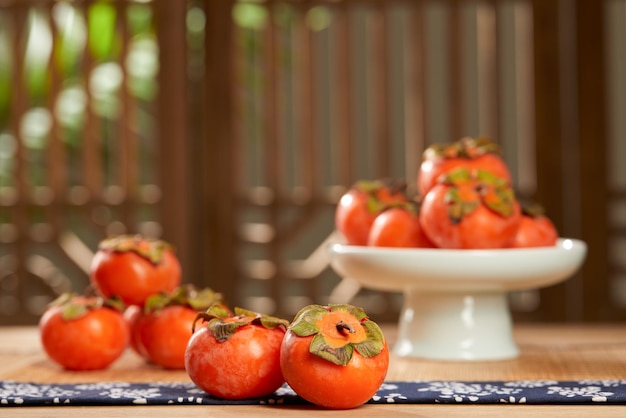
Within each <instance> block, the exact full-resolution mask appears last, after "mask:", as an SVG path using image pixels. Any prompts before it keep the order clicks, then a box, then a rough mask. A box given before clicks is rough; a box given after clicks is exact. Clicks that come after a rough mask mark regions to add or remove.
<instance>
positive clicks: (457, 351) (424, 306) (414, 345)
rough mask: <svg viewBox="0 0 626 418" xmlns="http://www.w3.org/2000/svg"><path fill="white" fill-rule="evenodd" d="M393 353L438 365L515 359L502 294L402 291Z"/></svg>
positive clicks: (506, 304)
mask: <svg viewBox="0 0 626 418" xmlns="http://www.w3.org/2000/svg"><path fill="white" fill-rule="evenodd" d="M394 352H395V354H396V355H398V356H402V357H422V358H428V359H438V360H503V359H510V358H514V357H517V356H518V354H519V350H518V348H517V345H516V344H515V342H514V341H513V335H512V325H511V315H510V312H509V307H508V303H507V299H506V293H505V292H498V291H491V292H476V293H460V292H459V293H457V292H450V291H447V292H437V291H423V290H422V291H418V290H413V289H411V290H406V291H405V293H404V307H403V310H402V313H401V315H400V321H399V329H398V340H397V343H396V344H395V346H394Z"/></svg>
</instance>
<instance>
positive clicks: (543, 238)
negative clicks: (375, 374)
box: [512, 214, 559, 248]
mask: <svg viewBox="0 0 626 418" xmlns="http://www.w3.org/2000/svg"><path fill="white" fill-rule="evenodd" d="M558 238H559V234H558V231H557V229H556V227H555V226H554V224H553V223H552V221H551V220H550V219H549V218H548V217H547V216H545V215H540V216H530V215H526V214H524V215H522V219H521V222H520V226H519V229H518V231H517V234H516V235H515V240H514V241H513V245H512V246H513V247H515V248H532V247H551V246H553V245H555V244H556V241H557V239H558Z"/></svg>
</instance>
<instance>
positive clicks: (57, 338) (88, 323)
mask: <svg viewBox="0 0 626 418" xmlns="http://www.w3.org/2000/svg"><path fill="white" fill-rule="evenodd" d="M123 308H124V306H123V304H122V303H120V302H119V300H116V299H106V298H102V297H99V296H93V297H92V296H89V297H87V296H79V295H76V294H73V293H66V294H63V295H61V296H60V297H59V298H57V299H56V300H55V301H54V302H52V303H51V304H50V306H49V307H48V308H47V309H46V311H45V312H44V314H43V315H42V316H41V318H40V320H39V332H40V338H41V344H42V346H43V348H44V351H45V352H46V354H47V355H48V357H49V358H50V359H51V360H53V361H54V362H55V363H57V364H59V365H61V366H63V367H64V368H66V369H68V370H101V369H105V368H107V367H108V366H109V365H111V364H112V363H113V362H114V361H115V360H117V359H118V358H119V357H120V356H121V355H122V353H123V352H124V350H125V349H126V347H127V346H128V342H129V339H130V330H129V327H128V323H127V322H126V320H125V319H124V315H123Z"/></svg>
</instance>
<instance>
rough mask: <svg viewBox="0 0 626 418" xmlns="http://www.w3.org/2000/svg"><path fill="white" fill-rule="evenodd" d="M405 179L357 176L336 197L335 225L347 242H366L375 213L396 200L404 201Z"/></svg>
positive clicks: (361, 243)
mask: <svg viewBox="0 0 626 418" xmlns="http://www.w3.org/2000/svg"><path fill="white" fill-rule="evenodd" d="M406 186H407V185H406V182H405V181H383V180H373V181H367V180H361V181H358V182H357V183H355V184H354V185H353V186H352V187H351V188H350V190H348V191H347V192H346V193H345V194H344V195H343V196H342V197H341V199H340V200H339V204H338V205H337V208H336V210H335V228H336V229H337V231H338V232H339V233H340V234H341V235H342V236H343V238H344V239H345V240H346V244H350V245H367V240H368V237H369V231H370V227H371V225H372V223H373V222H374V220H375V219H376V217H377V216H378V215H379V214H380V213H381V212H383V211H384V210H385V209H387V208H389V207H390V206H392V205H394V204H397V203H405V202H407V201H408V198H407V196H406Z"/></svg>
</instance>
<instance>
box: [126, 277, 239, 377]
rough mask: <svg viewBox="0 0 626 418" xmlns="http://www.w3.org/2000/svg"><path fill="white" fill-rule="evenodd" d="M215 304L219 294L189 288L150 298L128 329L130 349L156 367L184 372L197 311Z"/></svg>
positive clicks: (210, 290) (179, 288)
mask: <svg viewBox="0 0 626 418" xmlns="http://www.w3.org/2000/svg"><path fill="white" fill-rule="evenodd" d="M218 302H222V295H221V294H219V293H216V292H214V291H213V290H212V289H210V288H205V289H202V290H197V289H196V288H195V287H194V286H191V285H188V286H180V287H178V288H177V289H175V290H174V291H173V292H169V293H158V294H155V295H152V296H150V297H149V298H148V299H146V303H145V305H144V307H143V310H142V311H141V313H140V314H139V316H138V318H136V319H135V321H134V324H133V327H132V328H131V330H132V337H131V347H133V349H134V350H135V351H136V352H137V353H138V354H139V355H141V356H142V357H144V358H145V359H146V360H148V361H150V362H151V363H154V364H156V365H158V366H161V367H164V368H166V369H184V368H185V350H186V349H187V343H188V342H189V339H190V338H191V330H192V328H193V325H194V321H195V320H196V317H197V315H198V312H201V311H205V310H207V309H208V308H209V307H210V306H211V305H213V304H214V303H218ZM225 309H227V308H225Z"/></svg>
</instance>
